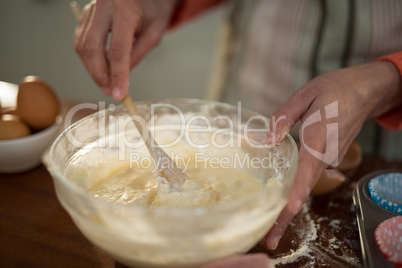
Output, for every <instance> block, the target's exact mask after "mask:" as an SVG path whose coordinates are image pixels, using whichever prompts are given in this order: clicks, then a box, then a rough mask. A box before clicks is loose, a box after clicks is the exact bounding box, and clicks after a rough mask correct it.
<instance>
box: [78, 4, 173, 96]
mask: <svg viewBox="0 0 402 268" xmlns="http://www.w3.org/2000/svg"><path fill="white" fill-rule="evenodd" d="M177 2H178V0H97V1H96V0H94V1H92V2H91V3H89V4H88V5H86V6H85V8H84V10H83V13H82V16H81V21H80V24H79V25H78V27H77V29H76V33H75V40H74V47H75V50H76V51H77V53H78V55H79V56H80V57H81V60H82V62H83V63H84V65H85V67H86V69H87V70H88V72H89V73H90V74H91V76H92V78H93V79H94V81H95V82H96V83H97V84H98V85H99V86H100V87H101V88H102V90H103V92H104V93H105V94H107V95H113V97H114V99H115V100H122V99H123V98H124V97H125V95H126V93H127V89H128V77H129V73H130V70H131V69H132V68H133V67H134V66H135V65H136V64H137V63H138V62H139V61H140V60H141V59H142V58H143V57H144V56H145V55H146V54H147V53H148V52H149V51H150V50H151V48H153V47H154V46H156V45H157V44H158V43H159V41H160V40H161V38H162V36H163V34H164V32H165V29H166V27H167V26H168V24H169V21H170V18H171V15H172V13H173V11H174V8H175V6H176V3H177ZM109 32H111V40H110V48H109V49H107V39H108V34H109ZM108 60H109V61H110V62H108ZM109 65H110V66H109Z"/></svg>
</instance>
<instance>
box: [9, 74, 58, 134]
mask: <svg viewBox="0 0 402 268" xmlns="http://www.w3.org/2000/svg"><path fill="white" fill-rule="evenodd" d="M17 110H18V115H19V116H20V117H21V119H22V120H24V121H25V122H26V123H27V124H28V125H29V126H30V127H31V128H32V129H34V130H41V129H45V128H47V127H49V126H51V125H52V124H53V123H54V122H55V120H56V117H57V115H58V113H59V110H60V102H59V100H58V98H57V96H56V94H55V93H54V91H53V89H52V88H51V87H50V86H49V85H48V84H47V83H46V82H45V81H43V80H42V79H40V78H38V77H36V76H27V77H25V78H24V79H23V80H22V82H21V83H20V85H19V90H18V95H17Z"/></svg>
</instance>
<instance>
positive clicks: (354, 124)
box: [266, 61, 402, 249]
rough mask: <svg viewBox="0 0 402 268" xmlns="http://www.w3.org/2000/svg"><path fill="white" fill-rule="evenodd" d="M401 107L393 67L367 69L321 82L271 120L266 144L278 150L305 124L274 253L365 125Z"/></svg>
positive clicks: (274, 233)
mask: <svg viewBox="0 0 402 268" xmlns="http://www.w3.org/2000/svg"><path fill="white" fill-rule="evenodd" d="M401 104H402V82H401V77H400V74H399V72H398V69H397V68H396V67H395V66H394V65H393V64H392V63H390V62H385V61H384V62H375V63H368V64H364V65H360V66H356V67H351V68H346V69H340V70H336V71H333V72H330V73H327V74H323V75H321V76H318V77H317V78H315V79H313V80H312V81H311V82H309V83H308V84H307V85H306V86H304V87H303V88H301V89H299V90H298V91H296V92H295V94H293V95H292V96H291V97H290V99H289V100H288V101H287V102H286V103H285V104H284V105H282V106H281V107H280V108H279V109H278V110H277V111H276V112H275V113H274V114H273V116H272V118H271V121H270V133H269V135H268V136H267V140H266V142H267V143H268V144H272V145H275V144H276V143H279V142H280V141H281V140H282V139H283V138H284V137H285V136H286V134H287V133H288V132H289V130H290V128H291V127H292V126H293V125H294V124H295V123H296V122H297V121H298V120H301V123H302V126H301V128H300V132H299V135H300V142H301V147H300V153H299V165H298V171H297V174H296V178H295V183H294V185H293V188H292V190H291V193H290V199H289V202H288V205H287V206H286V207H285V209H284V210H283V211H282V212H281V214H280V216H279V218H278V220H277V224H275V225H274V227H273V228H272V229H271V230H270V231H269V233H268V234H267V237H266V244H267V247H268V248H270V249H275V248H276V247H277V245H278V242H279V239H280V238H281V237H282V235H283V233H284V232H285V230H286V227H287V225H288V224H289V222H290V221H291V220H292V218H293V217H294V216H295V215H296V214H297V213H298V212H299V210H300V208H301V206H302V204H303V203H304V202H305V201H306V199H307V197H308V196H309V193H310V191H311V189H312V188H313V187H314V185H315V183H316V182H317V180H318V178H319V177H320V175H321V173H322V172H323V171H324V169H325V168H326V167H328V166H337V165H338V163H339V162H340V160H341V159H342V158H343V156H344V155H345V153H346V150H347V149H348V148H349V145H350V144H351V143H352V141H353V140H354V139H355V137H356V136H357V134H358V133H359V131H360V129H361V127H362V125H363V123H364V121H365V120H366V119H367V118H370V117H376V116H379V115H380V114H382V113H384V112H386V111H388V110H390V109H392V108H394V107H396V106H398V105H401Z"/></svg>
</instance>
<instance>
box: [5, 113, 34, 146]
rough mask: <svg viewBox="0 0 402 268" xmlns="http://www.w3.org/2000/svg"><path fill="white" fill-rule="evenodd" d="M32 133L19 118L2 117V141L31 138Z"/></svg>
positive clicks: (14, 116)
mask: <svg viewBox="0 0 402 268" xmlns="http://www.w3.org/2000/svg"><path fill="white" fill-rule="evenodd" d="M30 134H31V131H30V129H29V127H28V126H27V124H25V123H24V122H23V121H22V120H21V119H20V118H19V117H18V116H16V115H11V114H4V115H0V140H10V139H17V138H22V137H26V136H29V135H30Z"/></svg>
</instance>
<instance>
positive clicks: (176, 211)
mask: <svg viewBox="0 0 402 268" xmlns="http://www.w3.org/2000/svg"><path fill="white" fill-rule="evenodd" d="M178 101H179V102H189V103H191V102H194V103H209V104H215V105H219V106H226V107H235V106H234V105H231V104H228V103H223V102H218V101H210V100H205V99H196V98H165V99H151V100H143V101H135V103H136V104H137V105H141V104H152V103H161V102H164V103H171V102H178ZM119 109H122V110H125V108H124V107H123V105H122V104H120V105H116V106H115V108H114V109H113V111H111V110H110V108H105V109H104V110H100V111H97V112H95V113H92V114H90V115H88V116H85V117H84V118H82V119H80V120H78V121H77V122H75V123H73V124H72V125H70V126H69V127H68V128H66V129H65V130H64V131H63V132H62V133H61V134H60V135H59V136H58V137H57V138H56V139H55V141H54V142H53V144H52V146H51V148H50V153H49V165H48V167H47V168H48V170H49V172H50V173H51V175H52V178H53V180H58V181H60V182H61V183H63V185H65V186H67V187H68V188H69V190H70V191H73V192H75V193H76V194H79V196H81V197H83V198H84V199H87V200H90V201H91V203H95V204H102V207H104V206H106V207H107V209H110V210H116V209H121V210H126V209H129V210H130V211H132V212H135V213H139V214H145V213H146V214H150V213H151V214H155V215H169V216H173V217H188V216H201V215H204V214H206V213H208V212H211V211H214V212H222V211H226V210H230V209H233V208H236V207H238V206H241V205H242V204H245V203H247V202H251V201H252V200H253V199H256V200H257V199H258V198H260V197H262V196H264V195H265V194H266V193H267V192H269V190H268V189H263V190H262V191H260V192H258V193H253V194H248V195H246V196H244V197H242V198H238V199H235V200H231V201H230V202H223V203H216V204H213V205H210V206H201V207H185V208H174V207H163V206H161V207H150V206H143V205H135V204H130V205H124V204H119V203H112V202H108V201H106V200H103V199H99V198H96V197H94V196H91V195H89V194H88V193H87V191H85V189H83V188H82V187H80V186H78V185H77V184H75V183H73V182H72V181H70V180H68V179H66V178H65V177H64V176H63V174H62V172H60V168H59V167H58V166H59V165H57V164H54V162H53V159H54V153H55V148H56V146H57V144H58V143H59V142H60V141H61V140H62V139H63V138H64V137H65V136H66V135H67V133H68V132H69V131H70V130H71V129H72V128H74V127H76V126H77V125H79V124H81V123H82V122H83V121H84V120H87V119H89V118H92V117H96V116H97V115H98V114H99V113H100V112H102V111H106V112H108V111H109V112H116V111H118V110H119ZM241 109H242V110H244V111H246V112H251V113H254V114H256V115H259V116H262V117H264V118H266V119H268V118H267V117H265V116H263V115H261V114H259V113H257V112H255V111H252V110H249V109H246V108H241ZM268 121H269V119H268ZM286 139H288V140H289V142H290V144H291V148H292V152H293V155H294V162H295V165H293V166H290V167H289V169H288V174H289V175H290V176H291V178H292V179H291V180H292V183H291V184H292V185H293V184H294V179H295V176H296V171H297V167H298V160H299V152H298V147H297V144H296V142H295V140H294V139H293V137H292V136H291V135H290V134H287V135H286ZM289 194H290V191H289V193H288V196H289ZM56 195H57V193H56ZM288 196H286V199H287V198H288ZM59 201H60V203H62V204H63V206H64V205H65V204H64V201H62V200H60V199H59Z"/></svg>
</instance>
